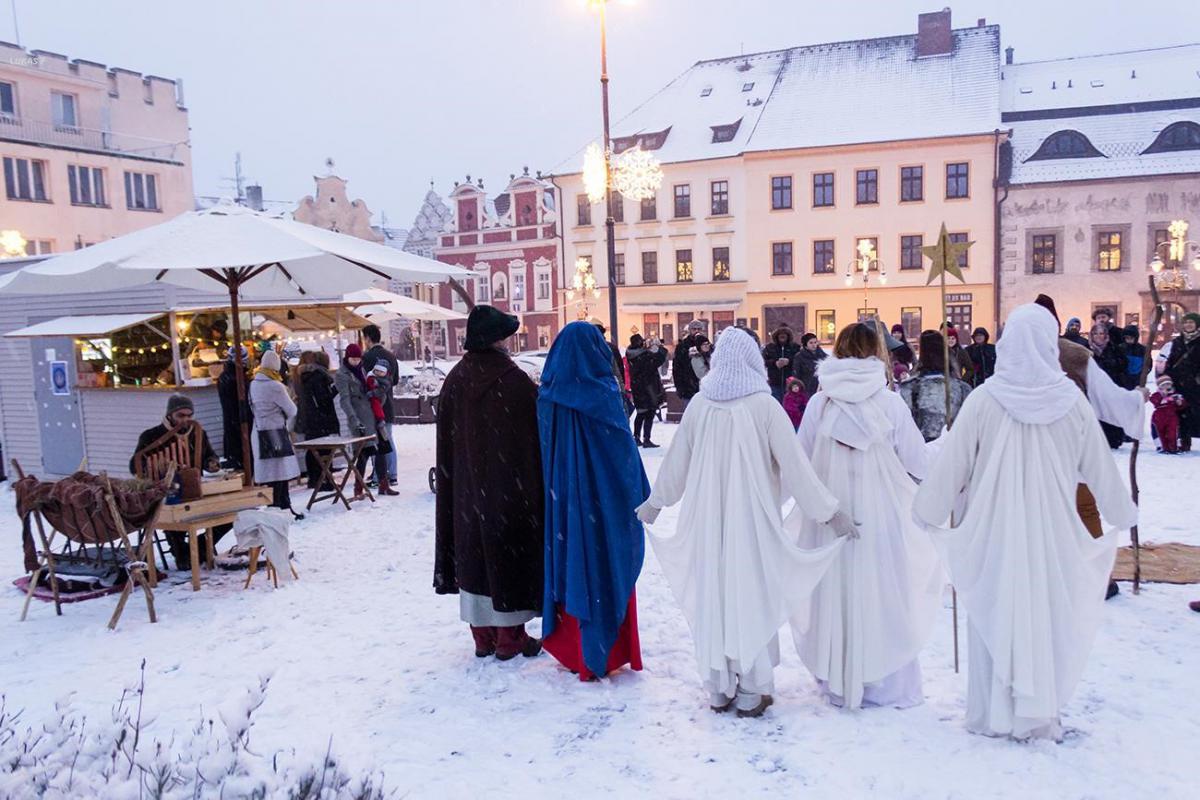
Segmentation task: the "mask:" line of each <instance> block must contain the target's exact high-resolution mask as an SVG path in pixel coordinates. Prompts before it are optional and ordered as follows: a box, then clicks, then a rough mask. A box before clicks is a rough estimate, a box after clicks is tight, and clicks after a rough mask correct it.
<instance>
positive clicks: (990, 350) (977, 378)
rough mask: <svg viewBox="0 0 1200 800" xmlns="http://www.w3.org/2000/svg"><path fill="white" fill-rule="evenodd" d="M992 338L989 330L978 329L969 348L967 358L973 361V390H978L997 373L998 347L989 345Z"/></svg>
mask: <svg viewBox="0 0 1200 800" xmlns="http://www.w3.org/2000/svg"><path fill="white" fill-rule="evenodd" d="M989 338H991V337H990V336H989V334H988V332H987V328H976V329H975V331H974V333H972V334H971V344H970V345H969V346H968V347H967V358H968V359H970V361H971V380H970V381H968V383H970V384H971V387H972V388H978V387H980V386H982V385H983V382H984V381H986V380H987V379H988V378H990V377H992V374H993V373H994V372H995V371H996V345H994V344H989V343H988V339H989Z"/></svg>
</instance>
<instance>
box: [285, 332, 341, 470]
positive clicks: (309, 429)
mask: <svg viewBox="0 0 1200 800" xmlns="http://www.w3.org/2000/svg"><path fill="white" fill-rule="evenodd" d="M311 352H312V354H313V358H312V360H311V361H309V362H308V363H301V364H300V366H299V368H297V370H296V376H297V378H296V385H297V391H296V406H297V416H296V428H297V430H296V432H297V433H300V434H302V435H303V436H304V438H305V439H320V438H321V437H322V436H337V435H338V434H339V433H340V432H341V424H340V423H339V421H338V416H337V409H336V408H335V407H334V405H333V398H334V397H336V396H337V387H336V386H335V385H334V382H333V375H331V374H330V372H329V354H328V353H326V352H325V351H324V350H315V351H311ZM304 461H305V466H306V468H307V474H308V488H309V489H316V488H317V487H318V482H319V481H320V479H321V464H320V461H319V460H318V459H317V456H316V454H315V453H313V451H312V450H306V451H305V454H304ZM326 480H327V482H326V484H325V485H324V486H322V487H321V488H322V489H332V488H333V487H332V485H330V484H329V483H328V480H329V479H326Z"/></svg>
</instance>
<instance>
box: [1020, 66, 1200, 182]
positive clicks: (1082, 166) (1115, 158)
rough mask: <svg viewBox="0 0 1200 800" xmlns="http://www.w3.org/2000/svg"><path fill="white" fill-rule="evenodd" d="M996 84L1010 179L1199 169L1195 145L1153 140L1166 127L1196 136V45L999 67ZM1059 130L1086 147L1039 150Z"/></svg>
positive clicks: (1199, 108) (1199, 104)
mask: <svg viewBox="0 0 1200 800" xmlns="http://www.w3.org/2000/svg"><path fill="white" fill-rule="evenodd" d="M1001 85H1002V89H1001V99H1002V106H1001V111H1002V119H1003V122H1004V124H1005V126H1006V127H1009V128H1011V129H1012V131H1013V133H1012V143H1013V173H1012V178H1011V181H1012V183H1015V184H1025V183H1048V182H1054V181H1071V180H1099V179H1107V178H1115V177H1130V176H1145V175H1164V174H1179V173H1188V172H1200V149H1194V148H1187V149H1171V148H1163V147H1161V143H1159V145H1155V142H1156V140H1157V139H1158V137H1159V135H1160V134H1161V133H1163V131H1164V130H1166V129H1167V128H1168V127H1169V126H1172V125H1175V126H1176V127H1175V128H1173V129H1172V130H1173V131H1174V132H1176V133H1179V134H1188V131H1189V130H1196V131H1197V132H1198V133H1200V44H1191V45H1183V46H1180V47H1166V48H1158V49H1153V50H1139V51H1133V52H1127V53H1108V54H1103V55H1095V56H1084V57H1080V58H1065V59H1058V60H1054V61H1037V62H1031V63H1028V64H1011V65H1006V66H1005V67H1004V68H1003V73H1002V81H1001ZM1191 126H1197V127H1196V128H1192V127H1191ZM1066 131H1074V132H1076V133H1077V134H1081V135H1082V136H1083V137H1085V138H1086V142H1087V143H1090V145H1091V147H1092V148H1094V150H1093V149H1091V148H1086V147H1081V148H1078V149H1076V150H1070V149H1068V150H1066V151H1065V152H1066V153H1067V155H1065V156H1064V157H1045V156H1046V155H1047V154H1046V152H1045V150H1042V151H1041V152H1039V150H1040V149H1041V148H1042V147H1043V144H1045V143H1046V141H1047V139H1050V138H1051V137H1052V136H1054V135H1055V134H1060V135H1062V136H1067V135H1070V134H1065V133H1063V132H1066ZM1189 135H1190V134H1189ZM1052 144H1053V142H1051V145H1052ZM1152 145H1154V146H1152ZM1046 149H1047V150H1049V149H1052V148H1050V147H1049V146H1048V147H1047V148H1046ZM1148 149H1149V150H1150V152H1146V151H1147V150H1148ZM1060 152H1062V151H1060ZM1083 153H1087V155H1083Z"/></svg>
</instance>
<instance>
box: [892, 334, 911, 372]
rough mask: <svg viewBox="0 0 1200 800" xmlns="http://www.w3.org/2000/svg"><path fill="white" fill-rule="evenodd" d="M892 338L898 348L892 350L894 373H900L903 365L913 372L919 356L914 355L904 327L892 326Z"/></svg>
mask: <svg viewBox="0 0 1200 800" xmlns="http://www.w3.org/2000/svg"><path fill="white" fill-rule="evenodd" d="M892 338H893V339H895V340H896V342H897V344H898V346H897V347H895V348H894V349H892V351H891V354H892V370H893V372H894V373H897V374H898V373H899V371H900V370H899V367H900V366H901V365H903V366H904V368H905V369H906V370H907V371H909V372H911V371H912V368H913V365H914V364H916V363H917V356H916V354H915V353H913V350H912V348H911V347H910V346H909V344H908V338H907V337H906V336H905V335H904V326H903V325H900V324H896V325H893V326H892Z"/></svg>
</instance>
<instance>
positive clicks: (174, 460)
mask: <svg viewBox="0 0 1200 800" xmlns="http://www.w3.org/2000/svg"><path fill="white" fill-rule="evenodd" d="M203 461H204V427H203V426H202V425H201V424H200V423H199V422H197V421H195V420H192V421H191V422H190V423H189V424H188V425H187V427H186V428H185V427H183V426H180V427H177V428H171V429H169V430H167V432H166V433H164V434H163V435H162V436H160V437H158V438H157V439H155V440H154V441H153V442H151V443H150V444H148V445H146V446H145V447H143V448H142V449H141V450H138V451H137V452H136V453H134V454H133V474H134V475H135V476H137V477H138V478H142V479H143V480H149V481H156V480H161V479H162V478H163V476H165V475H166V474H167V471H168V470H172V469H174V470H178V474H179V476H180V479H181V480H182V481H183V483H184V484H185V486H184V495H185V499H194V497H192V496H189V495H194V496H199V491H200V476H201V470H202V469H203V467H204V463H203ZM189 485H190V487H189ZM189 488H191V490H192V491H191V492H189V491H188V489H189ZM152 533H153V534H154V547H156V548H157V549H158V556H159V558H161V559H162V564H163V570H166V569H167V554H166V552H165V551H164V550H163V544H162V540H161V539H160V538H159V537H158V535H157V530H155V531H153V532H152ZM151 554H153V550H152V551H151ZM155 572H156V570H155V569H154V566H153V565H151V569H150V574H151V580H152V582H153V583H156V582H157V580H156V579H157V576H156V575H155Z"/></svg>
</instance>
